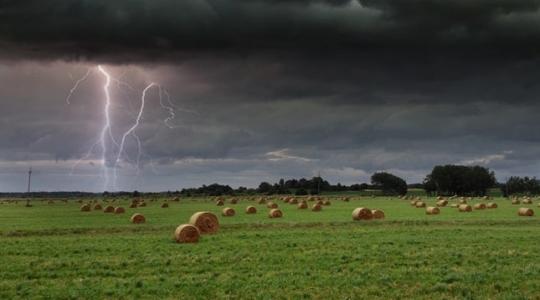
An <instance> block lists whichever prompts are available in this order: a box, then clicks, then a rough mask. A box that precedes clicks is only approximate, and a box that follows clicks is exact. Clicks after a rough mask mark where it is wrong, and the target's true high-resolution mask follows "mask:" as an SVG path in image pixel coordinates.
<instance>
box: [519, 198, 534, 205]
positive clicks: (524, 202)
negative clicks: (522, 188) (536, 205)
mask: <svg viewBox="0 0 540 300" xmlns="http://www.w3.org/2000/svg"><path fill="white" fill-rule="evenodd" d="M521 203H523V204H532V200H531V199H529V198H527V199H523V201H522V202H521Z"/></svg>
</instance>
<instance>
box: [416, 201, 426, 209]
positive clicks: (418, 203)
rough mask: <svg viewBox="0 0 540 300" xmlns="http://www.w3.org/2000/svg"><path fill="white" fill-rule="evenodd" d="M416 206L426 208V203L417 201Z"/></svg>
mask: <svg viewBox="0 0 540 300" xmlns="http://www.w3.org/2000/svg"><path fill="white" fill-rule="evenodd" d="M414 206H416V208H422V207H426V202H424V201H416V204H415V205H414Z"/></svg>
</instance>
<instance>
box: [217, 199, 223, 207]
mask: <svg viewBox="0 0 540 300" xmlns="http://www.w3.org/2000/svg"><path fill="white" fill-rule="evenodd" d="M224 204H225V203H223V200H218V201H216V205H217V206H223V205H224Z"/></svg>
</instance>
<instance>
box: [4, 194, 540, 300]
mask: <svg viewBox="0 0 540 300" xmlns="http://www.w3.org/2000/svg"><path fill="white" fill-rule="evenodd" d="M238 199H239V202H238V203H237V204H231V203H230V201H229V200H230V198H226V199H225V203H224V206H216V203H215V198H182V199H180V201H178V202H175V201H171V199H169V201H168V207H167V208H162V207H161V204H162V203H164V201H166V200H165V199H163V198H161V199H152V198H147V199H145V202H146V203H147V205H146V206H145V207H137V208H129V205H130V203H131V199H127V198H126V199H122V200H116V201H115V202H114V203H103V199H100V198H94V199H89V198H85V199H83V200H82V201H84V202H85V203H87V202H89V201H90V200H92V201H98V202H99V203H101V204H103V205H104V206H105V205H107V204H111V205H113V206H122V207H124V208H125V209H126V212H125V213H123V214H113V213H104V212H103V211H100V210H93V209H92V210H91V211H89V212H81V211H80V207H81V203H79V202H78V201H76V200H77V199H70V200H69V201H67V202H64V201H61V200H58V199H56V200H53V201H52V202H50V203H49V201H47V200H39V199H33V200H32V201H31V204H32V207H25V204H26V201H24V200H19V201H18V203H16V202H13V201H6V200H9V199H4V201H2V202H3V204H1V205H0V245H1V246H0V251H1V256H0V264H1V268H0V279H1V280H0V299H14V298H30V297H37V298H54V299H67V298H86V299H96V298H115V299H116V298H148V297H151V298H176V299H191V298H250V299H252V298H260V299H362V298H369V299H377V298H379V299H388V298H398V299H399V298H401V299H407V298H423V299H454V298H456V299H463V298H469V299H473V298H506V299H540V242H539V241H540V222H539V221H540V219H539V217H538V215H537V214H535V215H534V216H530V217H523V216H518V213H517V211H518V209H519V208H520V207H529V208H532V209H533V210H535V213H537V211H539V210H540V207H538V205H539V203H540V201H538V200H537V199H534V200H533V203H532V204H523V203H520V204H511V203H510V200H507V199H504V198H495V199H492V200H489V201H484V200H479V199H473V200H469V201H468V203H469V204H471V205H474V204H476V203H487V202H495V203H497V205H498V208H493V209H480V210H477V209H473V210H472V211H471V212H459V211H458V209H457V208H453V207H450V205H451V204H453V203H457V200H450V201H449V202H450V203H449V204H448V206H446V207H441V208H440V214H437V215H427V214H426V210H425V208H416V207H414V206H412V205H411V203H410V201H409V200H402V199H398V198H386V197H375V198H372V197H351V198H350V201H348V202H346V201H343V200H342V198H341V197H327V199H329V200H330V202H331V204H330V205H323V206H322V210H321V211H319V212H314V211H312V210H311V209H310V208H311V206H312V205H313V202H311V201H308V202H307V203H308V205H309V207H308V209H298V208H297V205H293V204H288V203H285V202H284V201H282V200H280V199H278V198H277V197H276V198H274V200H273V201H274V202H275V203H277V204H278V205H279V208H280V209H281V210H282V212H283V217H282V218H269V217H268V211H269V209H268V208H267V207H266V205H265V204H258V203H257V201H256V200H255V199H256V198H255V197H252V198H247V197H245V198H243V197H239V198H238ZM424 201H425V202H426V204H427V206H435V203H436V199H435V198H425V197H424ZM248 205H252V206H255V207H256V208H257V213H256V214H246V213H245V208H246V207H247V206H248ZM92 206H93V205H92ZM224 207H231V208H233V209H235V211H236V214H235V215H234V216H231V217H224V216H222V215H221V211H222V209H223V208H224ZM357 207H368V208H370V209H380V210H382V211H384V213H385V218H384V219H380V220H369V221H367V220H361V221H353V219H352V216H351V214H352V211H353V209H355V208H357ZM198 211H209V212H213V213H215V214H216V215H217V216H218V218H219V223H220V228H219V231H218V232H217V233H216V234H212V235H202V236H201V237H200V240H199V242H198V243H194V244H186V243H176V242H175V241H174V239H173V234H174V231H175V228H176V227H177V226H178V225H180V224H183V223H187V222H188V221H189V218H190V216H191V215H192V214H194V213H195V212H198ZM134 213H141V214H143V215H144V216H145V217H146V222H145V223H144V224H132V223H131V222H130V217H131V216H132V215H133V214H134Z"/></svg>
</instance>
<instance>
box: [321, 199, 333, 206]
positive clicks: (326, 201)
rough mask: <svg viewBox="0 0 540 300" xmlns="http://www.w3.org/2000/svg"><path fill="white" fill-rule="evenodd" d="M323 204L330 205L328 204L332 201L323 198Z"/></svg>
mask: <svg viewBox="0 0 540 300" xmlns="http://www.w3.org/2000/svg"><path fill="white" fill-rule="evenodd" d="M323 205H325V206H330V205H332V202H330V200H324V201H323Z"/></svg>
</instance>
